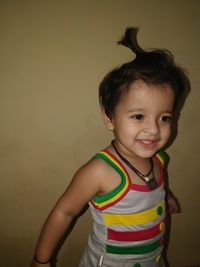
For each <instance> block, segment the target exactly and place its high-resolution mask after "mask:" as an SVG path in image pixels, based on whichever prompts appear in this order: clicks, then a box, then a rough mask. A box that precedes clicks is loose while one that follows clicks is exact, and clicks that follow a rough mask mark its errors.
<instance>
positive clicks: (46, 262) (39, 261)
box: [33, 256, 51, 264]
mask: <svg viewBox="0 0 200 267" xmlns="http://www.w3.org/2000/svg"><path fill="white" fill-rule="evenodd" d="M33 261H34V262H36V263H39V264H48V263H50V262H51V258H50V259H49V260H47V261H42V260H39V259H38V258H37V257H36V256H34V258H33Z"/></svg>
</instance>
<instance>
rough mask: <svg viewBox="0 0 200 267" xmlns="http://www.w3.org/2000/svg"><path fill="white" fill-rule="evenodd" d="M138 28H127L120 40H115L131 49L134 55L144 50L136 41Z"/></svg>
mask: <svg viewBox="0 0 200 267" xmlns="http://www.w3.org/2000/svg"><path fill="white" fill-rule="evenodd" d="M138 30H139V28H136V27H132V28H127V29H126V31H125V34H124V36H123V37H122V38H121V40H120V41H118V42H117V44H119V45H124V46H126V47H128V48H129V49H131V51H133V52H134V53H135V54H136V55H137V54H139V53H142V52H145V51H144V50H143V49H142V48H141V47H140V46H139V45H138V42H137V33H138Z"/></svg>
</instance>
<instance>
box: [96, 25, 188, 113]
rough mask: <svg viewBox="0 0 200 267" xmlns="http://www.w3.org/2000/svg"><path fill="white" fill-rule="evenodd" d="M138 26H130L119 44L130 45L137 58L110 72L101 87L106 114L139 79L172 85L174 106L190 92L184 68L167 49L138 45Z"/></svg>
mask: <svg viewBox="0 0 200 267" xmlns="http://www.w3.org/2000/svg"><path fill="white" fill-rule="evenodd" d="M136 34H137V28H128V29H127V30H126V32H125V36H124V37H123V38H122V40H121V41H119V42H118V44H122V45H125V46H127V47H128V48H130V49H131V50H132V51H133V52H134V53H135V54H136V57H135V59H134V60H133V61H131V62H128V63H125V64H123V65H121V66H120V67H118V68H115V69H113V70H112V71H111V72H109V73H108V74H107V75H106V76H105V77H104V79H103V80H102V82H101V83H100V86H99V100H100V104H101V107H102V108H103V109H104V111H105V113H106V115H107V116H108V117H109V118H111V117H112V114H113V111H114V109H115V107H116V105H117V104H118V102H119V100H120V97H121V96H122V95H123V94H124V93H125V92H127V91H128V89H129V86H130V85H131V84H132V83H133V82H134V81H137V80H142V81H144V82H145V83H147V84H149V85H165V86H170V87H171V88H172V90H173V91H174V93H175V107H176V106H177V104H178V102H180V100H181V99H182V97H183V96H185V95H186V94H187V93H188V92H189V87H190V86H189V80H188V78H187V76H186V74H185V72H184V70H183V69H182V68H181V67H179V66H177V65H176V64H175V62H174V58H173V55H172V54H171V52H170V51H168V50H161V49H158V50H151V51H144V50H142V49H141V48H140V47H139V45H138V44H137V40H136Z"/></svg>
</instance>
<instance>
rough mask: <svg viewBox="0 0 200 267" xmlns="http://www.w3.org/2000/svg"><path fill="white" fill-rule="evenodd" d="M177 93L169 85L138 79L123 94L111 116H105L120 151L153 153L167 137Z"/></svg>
mask: <svg viewBox="0 0 200 267" xmlns="http://www.w3.org/2000/svg"><path fill="white" fill-rule="evenodd" d="M174 100H175V95H174V92H173V91H172V89H171V88H170V87H167V86H161V85H156V86H154V85H147V84H146V83H145V82H143V81H141V80H138V81H135V82H134V83H132V85H131V86H130V89H129V90H128V92H127V93H126V94H125V95H123V96H122V97H121V100H120V102H119V103H118V105H117V106H116V108H115V110H114V112H113V116H112V119H111V120H110V119H108V118H106V121H107V126H108V128H109V129H110V130H112V131H113V133H114V136H115V140H116V141H115V142H116V145H117V147H118V149H119V150H120V152H121V153H122V154H124V155H126V156H130V157H138V158H149V157H152V156H153V155H154V154H155V153H156V152H157V151H158V150H159V149H160V148H162V147H163V146H164V145H165V144H166V142H167V141H168V139H169V137H170V133H171V119H172V113H173V106H174Z"/></svg>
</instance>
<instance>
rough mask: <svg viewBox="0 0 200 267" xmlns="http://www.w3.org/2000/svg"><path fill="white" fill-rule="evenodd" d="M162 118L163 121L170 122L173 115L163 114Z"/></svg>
mask: <svg viewBox="0 0 200 267" xmlns="http://www.w3.org/2000/svg"><path fill="white" fill-rule="evenodd" d="M160 120H161V121H163V122H170V121H171V120H172V116H170V115H163V116H161V118H160Z"/></svg>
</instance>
